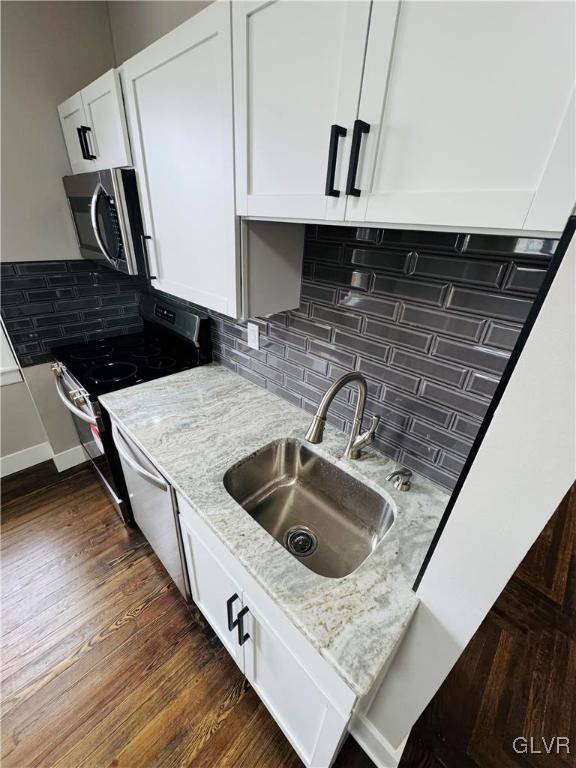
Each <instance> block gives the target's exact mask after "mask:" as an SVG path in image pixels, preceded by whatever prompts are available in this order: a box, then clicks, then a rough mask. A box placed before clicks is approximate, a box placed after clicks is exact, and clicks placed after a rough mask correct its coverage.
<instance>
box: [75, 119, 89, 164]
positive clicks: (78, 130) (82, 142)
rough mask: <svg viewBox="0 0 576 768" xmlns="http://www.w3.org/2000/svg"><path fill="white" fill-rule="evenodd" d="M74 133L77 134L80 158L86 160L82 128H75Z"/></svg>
mask: <svg viewBox="0 0 576 768" xmlns="http://www.w3.org/2000/svg"><path fill="white" fill-rule="evenodd" d="M76 131H77V132H78V141H79V142H80V152H82V157H83V158H84V160H88V157H87V152H86V145H85V143H84V131H83V130H82V126H78V128H76Z"/></svg>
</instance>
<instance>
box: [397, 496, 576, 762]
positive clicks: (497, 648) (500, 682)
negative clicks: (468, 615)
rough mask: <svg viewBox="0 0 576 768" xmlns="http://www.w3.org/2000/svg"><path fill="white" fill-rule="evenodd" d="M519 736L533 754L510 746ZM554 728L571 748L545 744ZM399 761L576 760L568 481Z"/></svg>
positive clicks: (574, 572)
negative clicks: (548, 748) (547, 750)
mask: <svg viewBox="0 0 576 768" xmlns="http://www.w3.org/2000/svg"><path fill="white" fill-rule="evenodd" d="M517 736H525V737H528V738H529V737H533V738H534V740H535V741H534V745H535V746H536V747H537V748H538V749H540V751H541V754H532V755H527V754H517V753H515V752H514V751H513V747H512V744H513V741H514V739H515V738H516V737H517ZM553 736H568V737H570V738H571V748H570V752H571V754H570V755H568V754H566V752H565V750H563V749H562V750H561V753H560V754H555V753H554V752H555V750H553V753H552V754H546V753H545V748H544V745H543V743H542V741H541V739H542V737H544V738H545V739H546V742H547V744H548V745H550V744H551V743H552V742H551V737H553ZM519 746H520V745H519ZM401 766H402V768H516V767H517V766H518V767H520V766H522V767H523V768H527V767H528V766H530V768H568V767H569V766H570V768H574V767H575V766H576V484H575V485H574V486H573V487H572V489H571V490H570V491H569V492H568V494H567V495H566V497H565V498H564V500H563V501H562V503H561V504H560V506H559V508H558V510H557V511H556V513H555V514H554V516H553V517H552V518H551V520H550V522H549V523H548V525H547V526H546V528H545V529H544V531H543V532H542V533H541V535H540V536H539V538H538V539H537V541H536V542H535V544H534V546H533V547H532V549H531V550H530V552H529V553H528V554H527V556H526V558H525V559H524V561H523V562H522V564H521V565H520V567H519V568H518V570H517V571H516V573H515V574H514V576H513V577H512V579H511V580H510V581H509V583H508V585H507V586H506V588H505V589H504V591H503V592H502V594H501V595H500V597H499V598H498V600H497V601H496V603H495V604H494V606H493V608H492V610H491V611H490V613H489V614H488V616H487V617H486V619H485V620H484V622H483V623H482V625H481V626H480V627H479V629H478V631H477V632H476V634H475V635H474V637H473V638H472V640H471V642H470V643H469V645H468V646H467V648H466V650H465V651H464V653H463V654H462V656H461V657H460V659H459V660H458V662H457V664H456V666H455V667H454V669H453V670H452V672H451V673H450V675H449V676H448V678H447V679H446V681H445V683H444V685H443V686H442V687H441V688H440V690H439V691H438V693H437V694H436V696H435V697H434V699H433V700H432V702H431V703H430V705H429V706H428V708H427V709H426V710H425V712H424V713H423V715H422V717H421V718H420V720H419V721H418V722H417V723H416V725H415V726H414V728H413V729H412V733H411V735H410V739H409V742H408V745H407V748H406V750H405V752H404V756H403V759H402V763H401Z"/></svg>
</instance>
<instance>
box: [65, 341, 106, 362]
mask: <svg viewBox="0 0 576 768" xmlns="http://www.w3.org/2000/svg"><path fill="white" fill-rule="evenodd" d="M111 352H112V346H111V345H110V344H106V343H104V342H102V343H100V344H90V345H88V346H87V347H86V349H79V350H77V351H76V352H73V353H72V354H71V355H70V357H72V358H74V360H97V359H98V358H99V357H107V356H108V355H109V354H110V353H111Z"/></svg>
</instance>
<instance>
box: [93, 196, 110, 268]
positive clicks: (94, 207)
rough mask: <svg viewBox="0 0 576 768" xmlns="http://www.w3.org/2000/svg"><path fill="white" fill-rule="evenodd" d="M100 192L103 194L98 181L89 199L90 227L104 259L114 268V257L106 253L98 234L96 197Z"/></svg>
mask: <svg viewBox="0 0 576 768" xmlns="http://www.w3.org/2000/svg"><path fill="white" fill-rule="evenodd" d="M101 194H105V190H104V187H103V186H102V184H100V183H98V184H97V185H96V189H95V190H94V194H93V195H92V200H91V201H90V221H91V222H92V229H93V230H94V237H95V238H96V242H97V243H98V247H99V248H100V250H101V251H102V253H103V254H104V256H105V257H106V259H107V260H108V261H109V262H110V264H112V266H113V267H114V268H116V264H115V262H114V259H113V258H112V257H111V256H110V254H109V253H108V250H107V248H106V246H105V245H104V242H103V240H102V237H101V235H100V225H99V224H98V197H99V196H100V195H101Z"/></svg>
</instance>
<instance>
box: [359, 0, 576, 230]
mask: <svg viewBox="0 0 576 768" xmlns="http://www.w3.org/2000/svg"><path fill="white" fill-rule="evenodd" d="M395 5H397V4H396V3H392V2H376V3H374V6H373V9H372V17H371V22H370V32H369V37H368V46H367V52H366V62H365V69H364V78H363V83H362V91H361V98H360V107H359V111H358V117H359V119H360V120H362V121H364V122H365V123H367V124H368V125H369V126H370V132H369V133H368V134H366V135H365V136H364V137H363V143H364V145H363V147H362V152H361V154H360V159H359V169H358V180H357V185H358V187H359V188H360V189H361V195H360V196H359V197H349V198H348V205H347V210H346V219H347V220H350V221H362V222H371V223H372V222H374V223H387V224H403V225H411V226H414V227H418V226H439V227H441V226H447V225H449V226H453V227H458V228H463V229H466V228H472V227H483V228H508V229H523V228H524V229H530V230H549V231H560V230H562V229H563V227H564V225H565V223H566V219H567V217H568V216H569V214H570V211H571V209H572V207H573V205H574V203H575V201H576V200H575V193H574V190H575V179H574V171H575V164H574V102H573V94H574V79H575V71H574V52H575V47H574V4H573V3H569V2H553V3H551V2H514V3H506V2H499V3H489V2H476V1H471V2H461V3H457V2H450V1H442V2H418V1H413V0H405V1H404V2H402V3H401V4H400V5H399V9H398V12H397V14H396V12H395V9H394V6H395ZM393 11H394V12H393ZM396 16H397V18H396ZM394 29H395V38H394V41H393V45H390V43H389V41H390V39H391V35H392V33H393V32H394ZM571 99H572V101H571Z"/></svg>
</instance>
